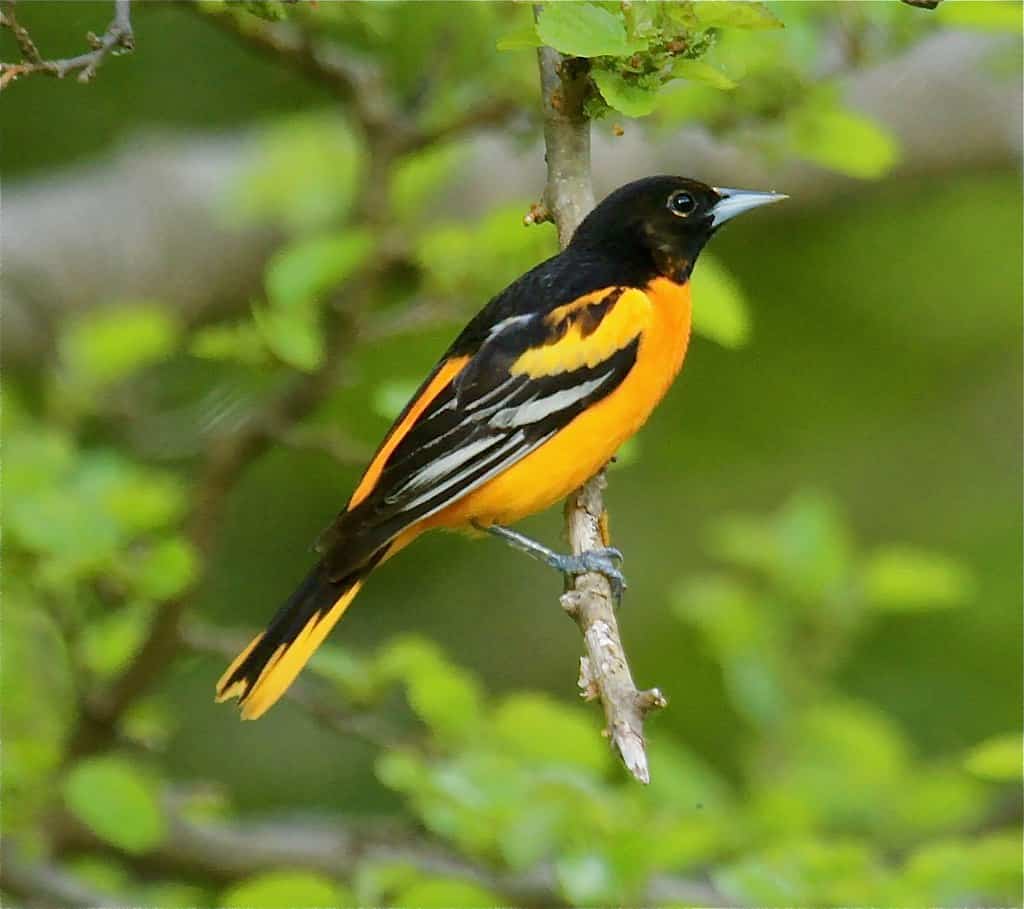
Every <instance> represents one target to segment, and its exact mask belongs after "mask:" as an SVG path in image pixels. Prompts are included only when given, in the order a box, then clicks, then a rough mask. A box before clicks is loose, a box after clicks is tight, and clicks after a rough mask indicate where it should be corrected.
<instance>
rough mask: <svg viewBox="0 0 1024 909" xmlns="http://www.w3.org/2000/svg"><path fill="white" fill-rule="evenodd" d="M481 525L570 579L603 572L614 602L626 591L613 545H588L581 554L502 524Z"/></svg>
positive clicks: (481, 528) (620, 557)
mask: <svg viewBox="0 0 1024 909" xmlns="http://www.w3.org/2000/svg"><path fill="white" fill-rule="evenodd" d="M478 529H480V530H483V531H486V532H487V533H489V534H491V535H492V536H496V537H498V538H499V539H502V540H504V541H505V542H506V543H508V544H509V545H510V546H512V547H514V548H515V549H518V550H519V551H520V552H525V553H526V554H527V555H530V556H533V558H535V559H538V560H539V561H541V562H543V563H544V564H545V565H550V566H551V567H552V568H554V569H555V570H556V571H560V572H561V573H562V574H563V575H565V577H566V578H567V579H569V580H571V579H572V578H575V577H578V576H579V575H581V574H589V573H590V572H595V573H596V574H600V575H604V577H606V578H607V579H608V583H609V584H610V585H611V588H612V596H614V597H615V604H616V605H618V604H619V603H620V602H621V601H622V594H623V591H625V589H626V579H625V577H624V576H623V574H622V572H621V571H620V570H619V565H620V564H621V563H622V553H621V552H620V551H619V550H618V549H616V548H615V547H613V546H609V547H607V548H606V549H588V550H587V551H586V552H581V553H580V554H579V555H567V554H565V553H560V552H555V551H554V550H553V549H548V547H547V546H545V545H544V544H543V543H538V542H537V541H536V540H533V539H531V538H530V537H528V536H525V535H524V534H521V533H518V532H517V531H515V530H510V529H509V528H508V527H502V526H501V525H500V524H490V525H487V526H483V525H480V526H479V527H478Z"/></svg>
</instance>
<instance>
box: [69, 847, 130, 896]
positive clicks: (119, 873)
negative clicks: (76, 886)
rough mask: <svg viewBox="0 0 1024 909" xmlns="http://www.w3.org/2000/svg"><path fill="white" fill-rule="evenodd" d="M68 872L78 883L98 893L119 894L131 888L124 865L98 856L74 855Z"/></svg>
mask: <svg viewBox="0 0 1024 909" xmlns="http://www.w3.org/2000/svg"><path fill="white" fill-rule="evenodd" d="M67 865H68V870H69V871H71V873H72V874H73V875H74V876H75V877H76V878H77V879H78V880H80V881H84V882H85V883H86V884H88V885H89V887H90V888H92V889H93V890H98V891H99V892H100V893H109V894H121V893H125V892H126V891H128V890H129V889H130V888H131V875H129V874H128V871H127V869H126V868H125V867H124V865H122V864H120V863H119V862H116V861H114V860H113V859H111V858H104V857H101V856H98V855H76V856H75V857H74V858H72V859H71V860H70V861H68V863H67Z"/></svg>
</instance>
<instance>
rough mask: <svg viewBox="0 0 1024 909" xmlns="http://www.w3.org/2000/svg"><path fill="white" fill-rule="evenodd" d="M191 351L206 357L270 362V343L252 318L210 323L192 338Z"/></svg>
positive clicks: (247, 361)
mask: <svg viewBox="0 0 1024 909" xmlns="http://www.w3.org/2000/svg"><path fill="white" fill-rule="evenodd" d="M189 353H191V354H192V356H194V357H199V358H201V359H203V360H231V361H233V362H235V363H244V364H246V365H249V366H261V365H263V364H264V363H266V362H267V347H266V345H265V344H264V343H263V338H262V337H261V335H260V332H259V330H258V329H257V328H256V326H255V325H253V324H252V323H251V322H235V323H225V324H221V325H208V326H207V327H206V328H201V329H200V330H199V331H197V332H196V333H195V335H194V336H193V338H192V343H191V344H190V345H189Z"/></svg>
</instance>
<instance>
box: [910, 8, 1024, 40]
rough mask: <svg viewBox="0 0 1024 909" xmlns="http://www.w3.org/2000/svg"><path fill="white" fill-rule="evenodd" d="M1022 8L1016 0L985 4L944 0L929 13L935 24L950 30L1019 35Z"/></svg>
mask: <svg viewBox="0 0 1024 909" xmlns="http://www.w3.org/2000/svg"><path fill="white" fill-rule="evenodd" d="M1021 11H1022V7H1021V4H1020V3H1019V2H1017V0H1008V2H999V0H987V2H985V3H977V2H965V0H946V2H945V3H943V4H942V5H941V6H940V7H939V8H938V9H937V10H935V11H934V12H932V13H929V15H930V16H931V17H933V18H934V19H935V20H936V21H937V22H940V23H942V24H943V25H946V26H949V27H951V28H973V29H978V30H980V31H987V32H1011V33H1013V34H1020V32H1021V28H1022V21H1021Z"/></svg>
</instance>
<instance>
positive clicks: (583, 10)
mask: <svg viewBox="0 0 1024 909" xmlns="http://www.w3.org/2000/svg"><path fill="white" fill-rule="evenodd" d="M537 34H538V36H539V37H540V39H541V41H543V42H544V43H545V44H547V45H549V46H550V47H553V48H554V49H555V50H557V51H560V52H561V53H563V54H567V55H569V56H571V57H605V56H609V57H617V56H624V55H626V54H632V53H634V52H635V51H638V50H643V49H645V48H646V47H647V42H646V41H641V42H637V41H632V42H631V41H630V40H629V39H628V38H627V36H626V25H625V22H624V21H623V20H622V18H621V17H620V16H618V15H616V14H615V13H611V12H609V11H608V10H607V9H604V8H603V7H600V6H597V5H595V4H593V3H546V4H545V5H544V8H543V9H542V10H541V14H540V17H539V18H538V20H537Z"/></svg>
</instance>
